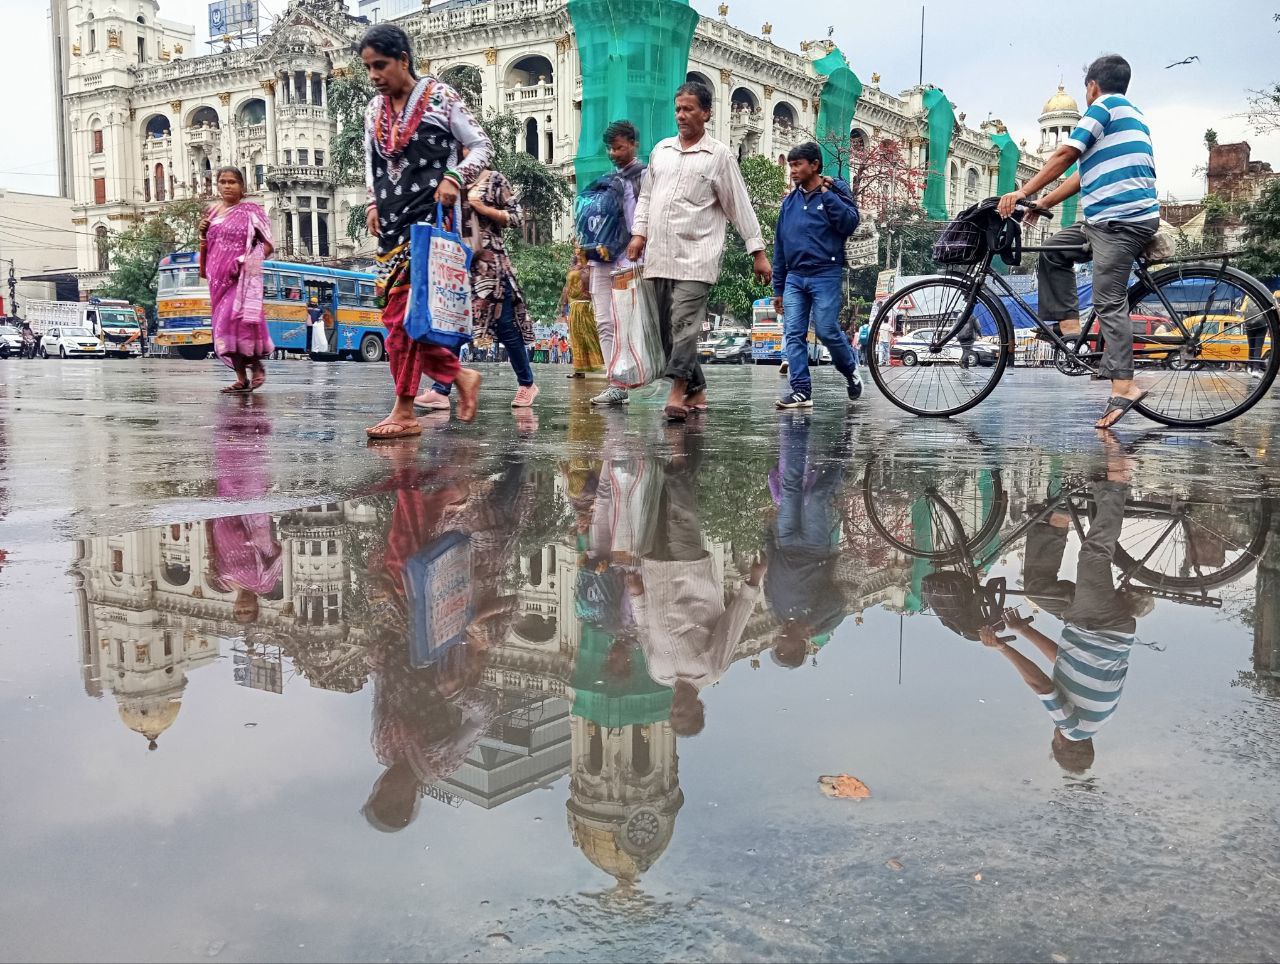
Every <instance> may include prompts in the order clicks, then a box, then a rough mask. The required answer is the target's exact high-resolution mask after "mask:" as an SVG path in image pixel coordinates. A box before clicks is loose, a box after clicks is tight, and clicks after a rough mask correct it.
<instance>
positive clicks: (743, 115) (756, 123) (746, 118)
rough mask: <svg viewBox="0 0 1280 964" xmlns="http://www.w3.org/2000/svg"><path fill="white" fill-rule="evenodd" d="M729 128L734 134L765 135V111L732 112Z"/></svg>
mask: <svg viewBox="0 0 1280 964" xmlns="http://www.w3.org/2000/svg"><path fill="white" fill-rule="evenodd" d="M729 126H730V128H731V129H732V130H733V131H734V133H739V132H745V133H754V134H763V133H764V111H762V110H735V111H733V112H732V114H731V116H730V120H729Z"/></svg>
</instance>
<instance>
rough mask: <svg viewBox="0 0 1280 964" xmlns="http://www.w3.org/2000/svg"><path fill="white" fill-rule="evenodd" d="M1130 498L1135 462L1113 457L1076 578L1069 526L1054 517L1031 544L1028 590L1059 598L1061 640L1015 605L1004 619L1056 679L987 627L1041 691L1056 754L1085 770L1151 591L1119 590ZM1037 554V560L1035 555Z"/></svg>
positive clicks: (1096, 494) (986, 637)
mask: <svg viewBox="0 0 1280 964" xmlns="http://www.w3.org/2000/svg"><path fill="white" fill-rule="evenodd" d="M1128 496H1129V482H1128V466H1127V463H1125V462H1124V461H1123V460H1120V462H1119V464H1117V463H1116V462H1115V461H1114V460H1113V464H1112V470H1111V471H1109V472H1108V481H1106V482H1100V483H1098V484H1097V485H1096V486H1094V488H1093V498H1094V503H1095V505H1096V507H1097V513H1096V515H1095V516H1094V519H1093V522H1092V523H1091V525H1090V526H1089V534H1088V536H1087V537H1086V538H1085V540H1084V542H1083V543H1082V545H1081V546H1080V554H1079V559H1078V563H1077V569H1076V583H1075V585H1074V586H1073V585H1072V584H1071V583H1069V582H1066V581H1064V580H1060V579H1058V567H1059V566H1060V565H1061V562H1062V550H1063V549H1064V548H1065V546H1066V530H1065V528H1064V527H1062V526H1061V525H1054V524H1052V522H1050V523H1049V524H1047V525H1045V526H1044V528H1043V529H1042V530H1040V531H1039V532H1038V533H1033V534H1035V535H1037V536H1038V539H1039V542H1038V545H1035V546H1033V544H1032V539H1031V538H1030V537H1029V538H1028V543H1027V568H1028V572H1027V583H1028V585H1027V590H1028V594H1029V595H1031V594H1033V592H1032V589H1033V586H1032V583H1033V582H1034V583H1035V584H1036V585H1035V586H1034V589H1035V593H1034V594H1037V595H1038V597H1039V598H1040V599H1046V601H1050V602H1054V601H1056V602H1057V603H1058V605H1057V606H1051V607H1046V608H1051V611H1052V610H1053V609H1059V608H1060V612H1061V616H1062V621H1063V623H1064V624H1065V625H1064V626H1063V630H1062V641H1061V643H1055V642H1054V641H1053V640H1052V639H1050V638H1049V637H1048V636H1046V635H1045V634H1044V633H1041V632H1040V631H1038V630H1036V629H1033V628H1032V626H1031V620H1030V619H1028V618H1025V617H1023V616H1020V615H1018V613H1017V612H1016V611H1013V610H1010V611H1008V612H1006V613H1005V624H1006V625H1007V626H1008V627H1009V628H1010V629H1011V630H1013V631H1014V632H1015V633H1017V634H1018V635H1020V636H1022V637H1024V638H1025V639H1027V640H1028V641H1029V642H1030V643H1031V644H1032V645H1034V646H1035V648H1036V649H1038V650H1039V651H1040V653H1041V654H1042V655H1043V656H1045V657H1046V658H1048V659H1050V660H1052V661H1053V678H1052V679H1050V678H1049V677H1048V676H1047V675H1045V673H1044V672H1043V671H1041V669H1040V667H1039V666H1037V665H1036V663H1035V662H1033V661H1032V660H1030V659H1028V658H1027V657H1025V656H1023V655H1022V654H1021V653H1020V652H1018V651H1017V650H1016V649H1014V648H1013V647H1011V646H1009V645H1008V644H1007V643H1003V642H1001V641H1000V640H999V639H998V638H997V636H996V633H995V630H994V629H992V628H990V627H987V628H984V629H983V630H982V631H981V633H980V634H979V637H980V639H981V640H982V642H983V643H984V644H985V645H987V646H989V647H991V648H992V649H995V650H997V651H999V652H1000V653H1001V654H1002V655H1004V656H1005V657H1006V658H1007V659H1008V660H1009V662H1011V663H1012V664H1013V665H1014V668H1015V669H1017V671H1018V673H1019V674H1020V675H1021V676H1022V678H1023V680H1024V681H1025V682H1026V683H1027V685H1028V686H1030V687H1031V688H1032V689H1033V690H1035V692H1036V693H1037V694H1038V695H1039V697H1040V699H1041V701H1042V702H1043V703H1044V707H1045V709H1046V710H1047V711H1048V713H1049V716H1050V717H1051V718H1052V719H1053V723H1054V727H1055V730H1054V734H1053V744H1052V749H1053V755H1054V759H1056V760H1057V761H1058V763H1059V764H1060V765H1061V766H1062V767H1063V769H1065V770H1068V771H1071V772H1073V773H1082V772H1084V771H1085V770H1087V769H1088V768H1089V766H1090V765H1091V764H1092V762H1093V735H1094V734H1095V733H1097V732H1098V730H1100V729H1101V728H1102V726H1103V725H1104V724H1105V723H1106V722H1107V721H1108V720H1109V719H1110V718H1111V715H1112V713H1114V712H1115V709H1116V706H1117V705H1118V704H1119V702H1120V692H1121V690H1122V689H1123V687H1124V681H1125V677H1126V676H1127V674H1128V672H1129V651H1130V649H1132V647H1133V642H1134V634H1135V633H1136V631H1137V620H1136V619H1135V615H1136V614H1137V613H1138V612H1141V606H1142V604H1143V603H1148V604H1149V600H1147V599H1146V598H1145V597H1138V596H1131V595H1130V594H1129V593H1128V592H1126V591H1125V590H1123V589H1117V588H1116V585H1115V579H1114V575H1113V572H1112V559H1113V558H1114V556H1115V551H1116V544H1117V542H1118V540H1119V538H1120V529H1121V526H1122V525H1123V523H1124V507H1125V500H1126V499H1127V498H1128ZM1033 551H1034V552H1036V553H1037V556H1036V557H1035V558H1033V556H1032V553H1033Z"/></svg>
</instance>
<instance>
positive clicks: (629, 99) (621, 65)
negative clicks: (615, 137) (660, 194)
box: [569, 0, 698, 191]
mask: <svg viewBox="0 0 1280 964" xmlns="http://www.w3.org/2000/svg"><path fill="white" fill-rule="evenodd" d="M569 18H570V19H571V20H572V21H573V29H574V31H575V33H576V34H577V39H578V60H579V63H580V65H581V70H582V132H581V136H580V137H579V139H578V156H577V157H576V158H575V159H574V172H575V174H576V176H577V182H578V190H580V191H581V190H583V189H584V188H586V187H587V185H589V184H590V183H591V182H592V181H594V180H595V179H596V178H597V177H599V176H600V175H602V174H605V173H607V172H608V171H609V170H611V169H612V166H613V165H612V164H611V163H610V162H609V155H608V153H607V151H606V150H605V146H604V144H603V143H602V142H601V140H600V138H601V135H602V134H604V129H605V128H606V127H608V126H609V124H610V123H612V122H613V121H616V120H623V119H626V120H629V121H631V122H632V123H633V124H635V125H636V128H637V129H638V130H639V132H640V157H641V158H642V159H648V157H649V152H650V151H651V150H652V149H653V145H654V144H656V143H657V142H658V141H660V140H662V139H663V138H664V137H670V136H671V135H673V134H674V133H675V132H676V122H675V113H674V109H673V107H672V98H673V97H674V96H675V91H676V88H677V87H679V86H680V85H681V84H682V83H684V80H685V77H686V76H687V73H688V70H689V44H690V43H691V42H692V40H693V29H694V27H696V26H697V24H698V13H697V11H696V10H694V9H693V8H692V7H690V6H689V3H688V0H569Z"/></svg>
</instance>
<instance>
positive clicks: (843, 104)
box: [813, 47, 862, 178]
mask: <svg viewBox="0 0 1280 964" xmlns="http://www.w3.org/2000/svg"><path fill="white" fill-rule="evenodd" d="M813 69H814V70H816V71H817V72H818V74H819V76H822V77H826V78H827V82H826V84H825V85H823V88H822V99H821V101H820V102H819V106H818V123H817V124H816V125H815V128H814V134H815V135H817V138H818V144H819V145H821V147H822V155H823V168H824V170H827V171H832V172H835V176H836V177H842V178H843V177H848V176H849V172H848V171H847V170H845V166H844V164H843V163H842V162H841V160H840V158H841V156H842V155H841V154H838V153H836V152H835V151H833V150H832V146H833V143H840V144H842V145H844V144H847V143H848V140H849V130H850V128H852V127H853V112H854V109H855V108H856V107H857V105H858V98H859V97H861V96H862V81H860V80H859V79H858V75H857V74H855V73H854V72H853V71H852V70H850V69H849V63H848V61H846V60H845V59H844V54H842V53H841V52H840V48H839V47H836V48H835V49H834V50H832V51H831V53H829V54H827V55H826V56H825V57H823V58H822V59H821V60H815V61H814V63H813Z"/></svg>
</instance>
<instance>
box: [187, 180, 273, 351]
mask: <svg viewBox="0 0 1280 964" xmlns="http://www.w3.org/2000/svg"><path fill="white" fill-rule="evenodd" d="M205 243H206V250H207V254H206V257H205V263H204V273H205V275H206V277H208V279H209V305H210V308H211V309H212V315H213V350H214V352H216V353H217V355H218V357H219V358H221V359H222V360H223V361H224V362H225V363H226V364H227V365H228V366H229V367H234V366H235V362H236V361H240V362H244V363H249V362H254V361H257V360H259V359H261V358H265V357H266V356H267V355H269V354H271V352H272V351H273V350H274V349H275V345H274V344H273V343H272V341H271V334H270V332H268V330H267V320H266V317H265V316H264V315H263V310H262V262H263V261H264V260H265V254H266V252H265V250H264V245H265V244H270V243H272V242H271V222H270V221H268V220H267V216H266V214H265V213H264V212H263V210H262V208H260V207H258V205H256V204H254V203H253V202H252V201H241V202H240V203H239V204H236V205H235V206H233V207H232V208H231V209H230V210H228V211H225V212H223V213H222V214H221V215H219V216H218V217H216V218H214V219H213V220H212V221H211V222H210V223H209V231H208V234H207V235H206V240H205Z"/></svg>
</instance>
